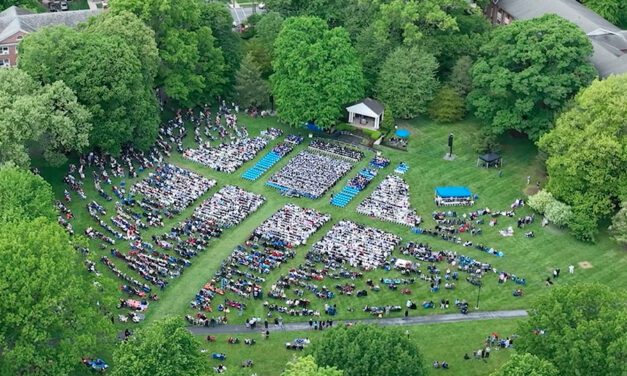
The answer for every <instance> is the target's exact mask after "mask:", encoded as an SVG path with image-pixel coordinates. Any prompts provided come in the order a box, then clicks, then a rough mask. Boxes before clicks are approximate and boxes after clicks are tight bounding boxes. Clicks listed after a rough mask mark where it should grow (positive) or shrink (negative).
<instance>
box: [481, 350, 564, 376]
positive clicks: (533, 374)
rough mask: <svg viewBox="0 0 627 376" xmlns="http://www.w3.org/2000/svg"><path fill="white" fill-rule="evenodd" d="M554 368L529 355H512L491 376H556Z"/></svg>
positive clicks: (546, 362)
mask: <svg viewBox="0 0 627 376" xmlns="http://www.w3.org/2000/svg"><path fill="white" fill-rule="evenodd" d="M559 374H560V373H559V372H558V371H557V369H556V368H555V366H554V365H553V364H551V362H548V361H546V360H544V359H540V358H538V357H537V356H535V355H531V354H514V355H512V357H511V358H510V359H509V360H508V361H507V363H505V364H504V365H503V367H501V369H500V370H498V371H497V372H494V373H493V374H492V376H558V375H559Z"/></svg>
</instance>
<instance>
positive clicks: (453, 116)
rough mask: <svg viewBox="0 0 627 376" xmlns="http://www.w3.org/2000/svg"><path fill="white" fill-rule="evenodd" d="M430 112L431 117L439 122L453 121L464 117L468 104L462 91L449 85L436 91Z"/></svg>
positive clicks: (430, 105) (429, 108) (430, 104)
mask: <svg viewBox="0 0 627 376" xmlns="http://www.w3.org/2000/svg"><path fill="white" fill-rule="evenodd" d="M428 112H429V117H430V118H431V119H433V120H435V121H437V122H438V123H451V122H454V121H458V120H461V119H462V118H463V117H464V114H465V113H466V104H465V103H464V98H462V96H461V95H460V93H459V92H458V91H457V90H455V89H454V88H452V87H451V86H448V85H447V86H443V87H441V88H440V89H439V90H438V91H437V92H436V94H435V97H434V98H433V101H431V103H429V107H428Z"/></svg>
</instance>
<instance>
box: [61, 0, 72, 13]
mask: <svg viewBox="0 0 627 376" xmlns="http://www.w3.org/2000/svg"><path fill="white" fill-rule="evenodd" d="M60 8H61V10H62V11H66V10H69V9H70V8H69V7H68V5H67V1H62V2H61V5H60Z"/></svg>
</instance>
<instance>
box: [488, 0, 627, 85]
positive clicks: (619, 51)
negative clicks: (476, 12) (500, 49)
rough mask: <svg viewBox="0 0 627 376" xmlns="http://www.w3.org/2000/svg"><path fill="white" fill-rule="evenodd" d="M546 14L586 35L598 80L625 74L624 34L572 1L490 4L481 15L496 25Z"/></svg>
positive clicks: (495, 1)
mask: <svg viewBox="0 0 627 376" xmlns="http://www.w3.org/2000/svg"><path fill="white" fill-rule="evenodd" d="M550 13H553V14H557V15H558V16H560V17H562V18H564V19H566V20H568V21H570V22H572V23H574V24H575V25H577V26H579V28H581V30H583V32H584V33H586V35H587V36H588V38H589V39H590V42H591V43H592V47H593V48H594V52H593V54H592V56H591V57H590V62H591V63H592V64H594V66H595V67H596V68H597V71H598V72H599V77H601V78H605V77H607V76H609V75H611V74H622V73H627V31H625V30H621V29H620V28H619V27H617V26H616V25H614V24H612V23H611V22H609V21H607V20H606V19H605V18H603V17H601V16H599V15H598V14H597V13H595V12H593V11H592V10H590V9H589V8H587V7H586V6H584V5H582V4H580V3H579V2H577V1H576V0H492V1H491V3H490V5H489V6H488V7H487V9H486V11H485V14H486V16H487V17H488V18H489V19H490V20H491V21H492V23H493V24H496V25H507V24H510V23H511V22H512V21H514V20H529V19H532V18H536V17H541V16H543V15H545V14H550Z"/></svg>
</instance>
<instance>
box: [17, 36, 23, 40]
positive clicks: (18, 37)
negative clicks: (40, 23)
mask: <svg viewBox="0 0 627 376" xmlns="http://www.w3.org/2000/svg"><path fill="white" fill-rule="evenodd" d="M15 39H17V40H22V39H24V36H23V35H18V36H17V38H15Z"/></svg>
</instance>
